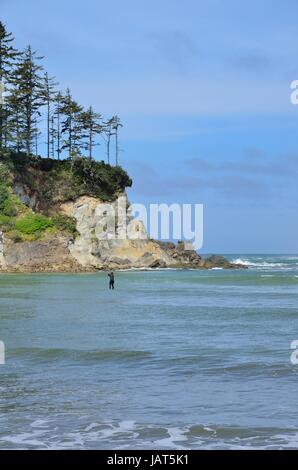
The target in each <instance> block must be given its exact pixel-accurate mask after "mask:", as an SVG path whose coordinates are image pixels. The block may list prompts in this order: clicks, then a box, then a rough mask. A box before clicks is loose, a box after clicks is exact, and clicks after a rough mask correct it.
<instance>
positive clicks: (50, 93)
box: [40, 72, 58, 158]
mask: <svg viewBox="0 0 298 470" xmlns="http://www.w3.org/2000/svg"><path fill="white" fill-rule="evenodd" d="M57 85H58V83H56V82H55V80H54V78H51V77H49V74H48V73H47V72H46V73H45V75H44V77H43V86H42V89H41V95H40V96H41V100H42V101H43V102H44V104H45V105H46V107H47V157H48V158H50V145H51V142H50V140H51V117H52V110H51V104H52V102H53V101H54V97H55V88H56V86H57Z"/></svg>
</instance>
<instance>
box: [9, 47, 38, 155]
mask: <svg viewBox="0 0 298 470" xmlns="http://www.w3.org/2000/svg"><path fill="white" fill-rule="evenodd" d="M41 59H42V57H37V56H36V52H35V51H32V49H31V47H30V46H28V47H27V48H26V49H25V51H24V52H23V54H22V58H21V60H20V62H19V63H18V65H17V68H16V73H15V78H14V79H13V81H12V82H13V85H14V86H15V93H16V95H17V100H18V102H19V105H20V126H21V135H22V139H24V143H25V149H26V152H27V155H30V154H31V149H32V145H33V144H34V142H35V136H36V133H37V118H38V116H40V111H39V109H40V107H41V106H42V104H43V103H42V100H41V93H42V90H43V80H42V77H41V75H40V74H41V72H42V70H43V68H42V66H40V65H38V64H37V61H39V60H41Z"/></svg>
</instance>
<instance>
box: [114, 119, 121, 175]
mask: <svg viewBox="0 0 298 470" xmlns="http://www.w3.org/2000/svg"><path fill="white" fill-rule="evenodd" d="M120 127H123V125H122V123H121V120H120V118H119V116H117V115H116V116H113V118H112V129H113V130H114V134H115V139H116V166H118V165H119V139H118V130H119V128H120Z"/></svg>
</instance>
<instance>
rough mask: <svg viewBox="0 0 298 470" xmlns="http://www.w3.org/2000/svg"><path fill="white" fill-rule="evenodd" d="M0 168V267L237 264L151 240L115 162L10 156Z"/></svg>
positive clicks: (87, 268)
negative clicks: (133, 209) (132, 209)
mask: <svg viewBox="0 0 298 470" xmlns="http://www.w3.org/2000/svg"><path fill="white" fill-rule="evenodd" d="M27 158H28V157H27ZM0 170H1V171H0V180H1V174H2V175H3V176H2V182H1V181H0V183H1V184H2V194H0V196H1V197H2V207H3V210H2V214H1V211H0V271H5V272H80V271H94V270H101V269H130V268H139V269H140V268H142V269H144V268H145V269H146V268H193V269H210V268H213V267H222V268H226V269H230V268H239V267H241V266H239V265H234V264H232V263H230V262H229V261H227V260H226V259H225V258H222V257H219V256H212V257H210V258H208V259H202V258H201V256H200V255H198V253H197V252H196V251H194V250H192V249H186V248H187V247H186V246H185V245H184V243H183V242H179V243H178V244H174V243H169V242H166V243H165V242H160V241H156V240H152V239H150V238H149V236H148V235H147V233H146V230H145V227H144V225H143V223H142V222H141V221H139V220H136V219H134V218H133V217H132V216H131V215H130V211H129V207H130V204H129V202H128V200H127V196H126V193H125V186H127V185H130V184H131V180H130V179H129V177H128V176H127V175H126V173H125V172H124V171H123V170H122V169H120V168H119V167H116V168H115V167H110V166H109V165H105V164H103V163H96V162H88V161H87V162H85V160H83V161H80V160H78V161H77V160H75V161H74V162H73V161H68V162H67V161H62V162H59V163H57V161H51V160H49V161H47V160H44V159H38V158H34V157H30V158H29V159H28V162H27V163H26V164H24V162H23V160H22V159H20V158H19V155H17V156H16V159H15V160H14V159H13V158H12V159H11V160H9V161H8V164H6V163H0ZM0 186H1V185H0ZM0 189H1V188H0ZM0 199H1V198H0ZM119 201H120V202H119ZM0 202H1V201H0ZM0 209H1V207H0ZM110 210H111V211H112V213H114V214H116V217H114V219H113V220H112V219H111V217H110V213H109V211H110ZM24 217H25V219H26V217H27V219H26V220H25V219H24ZM1 221H2V222H1ZM113 221H114V222H113ZM111 222H113V223H111ZM1 223H2V225H1ZM36 224H37V225H36ZM39 227H40V228H39Z"/></svg>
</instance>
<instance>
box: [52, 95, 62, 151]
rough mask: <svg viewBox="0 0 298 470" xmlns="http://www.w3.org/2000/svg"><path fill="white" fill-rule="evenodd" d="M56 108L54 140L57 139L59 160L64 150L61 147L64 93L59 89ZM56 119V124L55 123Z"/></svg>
mask: <svg viewBox="0 0 298 470" xmlns="http://www.w3.org/2000/svg"><path fill="white" fill-rule="evenodd" d="M54 103H55V108H54V118H55V121H56V127H55V125H53V126H52V129H53V130H52V140H53V141H54V142H55V140H57V146H56V149H57V158H58V160H60V156H61V152H62V149H61V133H62V129H61V120H62V112H63V95H62V93H61V92H60V91H59V92H58V93H57V94H56V96H55V101H54ZM55 121H54V124H55Z"/></svg>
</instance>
